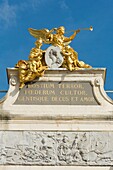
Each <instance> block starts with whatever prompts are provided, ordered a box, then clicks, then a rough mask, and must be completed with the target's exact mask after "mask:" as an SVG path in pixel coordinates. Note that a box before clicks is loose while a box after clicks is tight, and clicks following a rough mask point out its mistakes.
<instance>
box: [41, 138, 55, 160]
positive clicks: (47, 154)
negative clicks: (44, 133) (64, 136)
mask: <svg viewBox="0 0 113 170" xmlns="http://www.w3.org/2000/svg"><path fill="white" fill-rule="evenodd" d="M41 143H42V146H40V148H39V151H40V153H41V155H40V158H41V159H42V160H43V161H44V162H47V163H49V162H51V160H54V148H52V147H51V146H48V145H46V142H45V139H44V138H43V139H42V140H41Z"/></svg>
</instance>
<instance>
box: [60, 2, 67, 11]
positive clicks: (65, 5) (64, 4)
mask: <svg viewBox="0 0 113 170" xmlns="http://www.w3.org/2000/svg"><path fill="white" fill-rule="evenodd" d="M59 4H60V8H61V9H63V10H68V9H69V7H68V5H67V4H66V2H65V0H60V1H59Z"/></svg>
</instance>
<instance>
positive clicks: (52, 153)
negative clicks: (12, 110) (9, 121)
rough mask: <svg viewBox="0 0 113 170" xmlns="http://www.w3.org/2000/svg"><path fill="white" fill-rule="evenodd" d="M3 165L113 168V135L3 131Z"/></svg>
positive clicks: (0, 139) (0, 143)
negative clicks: (105, 166)
mask: <svg viewBox="0 0 113 170" xmlns="http://www.w3.org/2000/svg"><path fill="white" fill-rule="evenodd" d="M0 165H113V132H40V131H1V132H0Z"/></svg>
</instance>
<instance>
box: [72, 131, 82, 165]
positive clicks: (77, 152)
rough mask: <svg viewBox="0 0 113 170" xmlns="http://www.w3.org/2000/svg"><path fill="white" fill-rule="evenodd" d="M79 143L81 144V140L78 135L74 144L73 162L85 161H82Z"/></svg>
mask: <svg viewBox="0 0 113 170" xmlns="http://www.w3.org/2000/svg"><path fill="white" fill-rule="evenodd" d="M78 142H79V139H78V135H77V134H76V135H75V139H74V141H73V143H72V148H71V150H72V153H71V154H72V161H73V162H81V161H83V160H82V157H81V154H80V150H79V149H78Z"/></svg>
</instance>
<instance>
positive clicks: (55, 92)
mask: <svg viewBox="0 0 113 170" xmlns="http://www.w3.org/2000/svg"><path fill="white" fill-rule="evenodd" d="M14 104H21V105H22V104H25V105H30V104H31V105H98V102H97V101H96V99H95V97H94V94H93V87H92V86H91V84H90V83H89V82H68V81H63V82H40V81H39V82H36V83H34V84H28V85H26V86H25V87H24V88H23V89H21V90H20V93H19V96H18V98H17V100H16V102H15V103H14Z"/></svg>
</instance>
